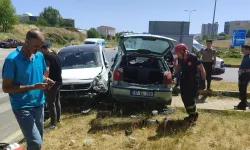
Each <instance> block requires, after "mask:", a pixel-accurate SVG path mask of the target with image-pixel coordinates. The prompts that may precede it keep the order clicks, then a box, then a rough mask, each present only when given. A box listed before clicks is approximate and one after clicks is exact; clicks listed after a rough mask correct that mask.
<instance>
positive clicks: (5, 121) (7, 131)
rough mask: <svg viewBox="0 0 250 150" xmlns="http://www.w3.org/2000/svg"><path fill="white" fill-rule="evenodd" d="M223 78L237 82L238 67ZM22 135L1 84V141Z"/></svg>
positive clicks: (3, 52) (4, 51)
mask: <svg viewBox="0 0 250 150" xmlns="http://www.w3.org/2000/svg"><path fill="white" fill-rule="evenodd" d="M12 50H13V49H0V52H1V53H0V69H1V70H2V66H3V62H4V59H5V57H6V56H7V55H8V53H9V52H11V51H12ZM116 52H117V51H116V50H114V49H113V48H112V49H111V48H108V49H106V50H105V55H106V59H107V61H108V62H109V66H111V65H112V63H113V62H111V60H112V58H114V57H115V54H116ZM216 77H218V78H223V80H225V81H232V82H237V69H236V68H226V73H225V74H223V75H219V76H216ZM1 78H2V73H1V74H0V81H2V79H1ZM20 136H22V134H21V131H20V129H19V126H18V124H17V122H16V119H15V117H14V115H13V112H12V110H11V106H10V103H9V97H8V95H7V94H5V93H3V92H2V85H1V86H0V142H3V141H6V142H12V141H13V140H14V141H15V140H16V139H18V138H20Z"/></svg>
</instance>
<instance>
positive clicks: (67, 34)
mask: <svg viewBox="0 0 250 150" xmlns="http://www.w3.org/2000/svg"><path fill="white" fill-rule="evenodd" d="M30 29H40V30H41V31H42V32H43V33H44V35H45V38H46V39H49V40H51V42H52V46H53V47H60V46H62V45H65V44H66V43H67V40H68V39H73V40H72V43H73V44H77V43H82V42H83V40H84V39H85V38H86V37H85V35H84V34H82V33H81V32H79V31H74V30H68V29H65V28H56V27H37V26H35V25H26V24H18V25H15V26H14V28H13V29H12V30H11V31H9V33H0V41H1V40H4V39H6V38H17V39H20V40H22V41H24V39H25V35H26V33H27V31H29V30H30Z"/></svg>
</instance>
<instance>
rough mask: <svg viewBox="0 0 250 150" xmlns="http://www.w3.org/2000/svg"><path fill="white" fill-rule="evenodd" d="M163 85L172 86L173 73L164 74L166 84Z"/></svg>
mask: <svg viewBox="0 0 250 150" xmlns="http://www.w3.org/2000/svg"><path fill="white" fill-rule="evenodd" d="M163 83H164V84H172V83H173V80H172V74H171V72H168V73H165V74H164V82H163Z"/></svg>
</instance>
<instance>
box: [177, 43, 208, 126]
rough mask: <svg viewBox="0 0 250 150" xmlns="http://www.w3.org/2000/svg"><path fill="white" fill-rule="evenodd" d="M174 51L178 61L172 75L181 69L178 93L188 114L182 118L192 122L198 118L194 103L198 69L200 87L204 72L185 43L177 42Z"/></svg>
mask: <svg viewBox="0 0 250 150" xmlns="http://www.w3.org/2000/svg"><path fill="white" fill-rule="evenodd" d="M175 53H176V55H177V56H178V58H179V60H180V62H179V63H178V65H177V66H176V68H175V70H174V74H173V75H174V76H175V74H176V73H177V72H178V71H180V70H181V76H180V93H181V98H182V101H183V103H184V106H185V109H186V111H187V113H188V115H189V116H188V117H186V118H184V120H185V121H187V122H188V123H191V124H192V123H195V122H196V120H197V119H198V112H197V111H196V104H195V99H196V95H197V92H198V88H199V87H198V86H199V78H198V75H199V73H198V70H199V71H200V74H201V78H202V80H200V88H201V89H205V79H206V72H205V69H204V67H203V65H202V63H201V61H200V60H199V58H198V57H197V56H196V55H195V54H190V53H189V52H188V48H187V46H186V45H185V44H183V43H181V44H177V45H176V46H175Z"/></svg>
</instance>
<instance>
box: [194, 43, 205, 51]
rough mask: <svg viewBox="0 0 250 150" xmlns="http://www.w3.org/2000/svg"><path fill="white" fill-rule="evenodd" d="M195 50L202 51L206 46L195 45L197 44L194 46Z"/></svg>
mask: <svg viewBox="0 0 250 150" xmlns="http://www.w3.org/2000/svg"><path fill="white" fill-rule="evenodd" d="M194 48H195V49H196V50H197V51H200V50H201V49H203V48H204V46H203V45H201V44H198V43H195V44H194Z"/></svg>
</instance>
